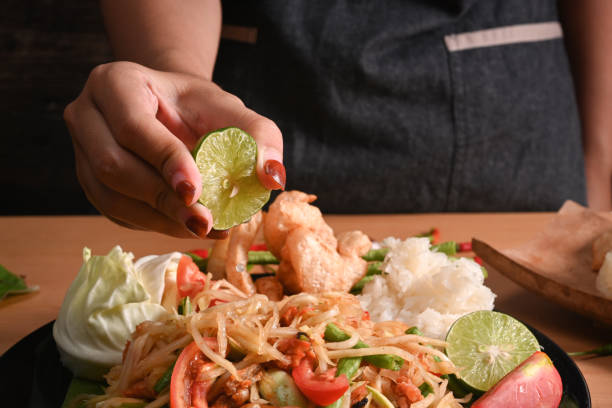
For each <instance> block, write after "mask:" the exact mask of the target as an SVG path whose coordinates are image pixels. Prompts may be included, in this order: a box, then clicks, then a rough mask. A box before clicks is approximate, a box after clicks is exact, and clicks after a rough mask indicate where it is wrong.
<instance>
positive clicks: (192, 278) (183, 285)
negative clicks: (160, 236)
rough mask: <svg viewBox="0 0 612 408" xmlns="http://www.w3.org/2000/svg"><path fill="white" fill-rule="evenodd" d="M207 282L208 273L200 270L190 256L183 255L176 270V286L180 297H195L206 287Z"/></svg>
mask: <svg viewBox="0 0 612 408" xmlns="http://www.w3.org/2000/svg"><path fill="white" fill-rule="evenodd" d="M205 282H206V275H204V274H203V273H202V272H200V268H198V266H197V265H196V264H195V263H194V262H193V260H192V259H191V258H190V257H189V256H187V255H183V256H182V257H181V260H180V261H179V264H178V269H177V270H176V286H177V289H178V294H179V297H180V298H181V299H182V298H184V297H185V296H189V297H190V298H192V299H193V298H194V297H195V295H197V294H198V293H200V291H202V289H204V283H205Z"/></svg>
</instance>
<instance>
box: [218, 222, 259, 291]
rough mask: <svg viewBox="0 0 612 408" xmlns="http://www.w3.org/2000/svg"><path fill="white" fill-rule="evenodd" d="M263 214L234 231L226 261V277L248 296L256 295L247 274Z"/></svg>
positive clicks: (251, 280)
mask: <svg viewBox="0 0 612 408" xmlns="http://www.w3.org/2000/svg"><path fill="white" fill-rule="evenodd" d="M262 220H263V214H262V212H261V211H259V212H258V213H257V214H255V215H253V216H252V217H251V219H250V220H249V222H245V223H244V224H240V225H239V226H237V227H235V228H234V229H233V230H232V234H231V236H230V238H229V245H228V248H227V259H226V261H225V276H226V279H227V281H228V282H229V283H231V284H232V285H234V286H236V287H237V288H238V289H240V290H241V291H242V292H244V293H246V294H247V295H252V294H254V293H255V285H254V284H253V279H251V275H250V274H249V273H248V272H247V262H248V252H249V248H250V247H251V245H252V244H253V241H255V237H256V236H257V232H258V231H259V228H260V227H261V225H262Z"/></svg>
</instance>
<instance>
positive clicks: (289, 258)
mask: <svg viewBox="0 0 612 408" xmlns="http://www.w3.org/2000/svg"><path fill="white" fill-rule="evenodd" d="M350 234H352V235H351V236H348V235H347V237H346V239H343V252H344V254H341V253H340V252H338V249H337V244H336V245H330V242H329V240H325V239H322V238H321V237H320V236H319V235H317V234H316V233H314V232H313V231H311V230H309V229H307V228H301V227H298V228H295V229H293V230H291V231H290V232H289V233H288V234H287V239H286V241H285V245H284V246H283V249H282V251H281V263H280V265H279V267H278V271H277V273H276V276H277V277H278V279H279V281H280V282H281V283H282V284H283V286H284V287H285V289H286V290H287V291H288V292H289V293H298V292H311V293H321V292H330V291H342V292H348V290H349V289H350V288H351V287H352V286H353V285H354V284H355V282H357V281H358V280H359V279H361V278H362V277H363V275H364V274H365V272H366V267H367V263H366V261H364V260H363V259H361V255H363V254H364V253H365V252H367V251H368V250H369V248H370V246H371V244H370V242H369V241H370V240H369V239H368V237H367V236H365V234H363V233H362V232H360V231H354V232H351V233H350ZM365 240H367V242H368V245H367V246H366V245H364V244H365V242H364V241H365ZM334 241H335V239H334ZM353 245H355V246H353ZM364 249H365V251H364Z"/></svg>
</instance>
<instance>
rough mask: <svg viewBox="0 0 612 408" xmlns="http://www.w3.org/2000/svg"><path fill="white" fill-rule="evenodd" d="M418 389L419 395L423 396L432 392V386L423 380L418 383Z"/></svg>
mask: <svg viewBox="0 0 612 408" xmlns="http://www.w3.org/2000/svg"><path fill="white" fill-rule="evenodd" d="M419 390H421V395H422V396H424V397H426V396H428V395H429V394H431V393H432V392H433V388H431V385H429V383H428V382H423V384H421V385H419Z"/></svg>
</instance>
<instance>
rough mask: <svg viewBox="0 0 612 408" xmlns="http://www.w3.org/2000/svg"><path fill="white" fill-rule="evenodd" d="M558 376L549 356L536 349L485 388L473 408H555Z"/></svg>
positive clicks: (560, 385)
mask: <svg viewBox="0 0 612 408" xmlns="http://www.w3.org/2000/svg"><path fill="white" fill-rule="evenodd" d="M562 393H563V383H562V382H561V376H560V375H559V372H558V371H557V369H556V368H555V366H554V365H553V363H552V361H550V358H548V356H547V355H546V353H543V352H541V351H536V352H535V353H533V354H532V355H531V357H529V358H528V359H527V360H525V361H523V362H522V363H521V364H520V365H519V366H518V367H516V368H515V369H514V370H512V371H510V372H509V373H508V374H506V376H505V377H504V378H502V379H501V380H500V381H499V382H498V383H497V384H495V385H494V386H493V388H491V389H490V390H489V391H487V392H486V393H485V394H484V395H483V396H482V397H480V398H479V399H478V400H476V402H475V403H474V404H473V405H472V408H493V407H506V408H532V407H533V408H535V407H538V408H557V407H558V406H559V402H560V401H561V394H562Z"/></svg>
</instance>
